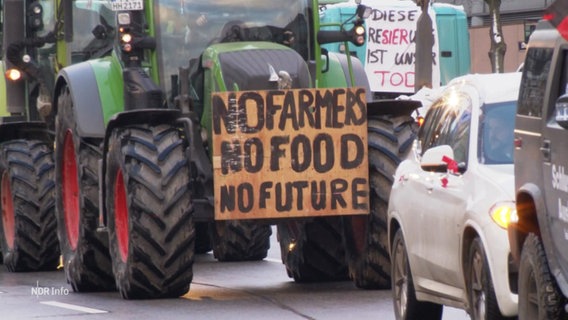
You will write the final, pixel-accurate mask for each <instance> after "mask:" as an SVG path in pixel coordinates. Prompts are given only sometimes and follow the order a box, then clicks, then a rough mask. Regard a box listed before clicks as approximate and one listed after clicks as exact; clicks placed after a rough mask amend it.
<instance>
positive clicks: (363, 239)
mask: <svg viewBox="0 0 568 320" xmlns="http://www.w3.org/2000/svg"><path fill="white" fill-rule="evenodd" d="M350 219H351V234H352V235H353V247H354V249H355V251H356V252H357V253H358V254H361V253H363V251H364V250H365V244H366V243H367V227H368V226H367V225H368V224H369V218H368V217H367V216H352V217H351V218H350Z"/></svg>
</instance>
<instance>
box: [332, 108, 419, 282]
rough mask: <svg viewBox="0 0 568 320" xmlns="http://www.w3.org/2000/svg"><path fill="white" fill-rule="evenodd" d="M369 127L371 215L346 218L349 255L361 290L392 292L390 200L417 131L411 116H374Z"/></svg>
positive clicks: (344, 226)
mask: <svg viewBox="0 0 568 320" xmlns="http://www.w3.org/2000/svg"><path fill="white" fill-rule="evenodd" d="M368 127H369V129H368V144H369V186H370V202H371V203H370V205H371V208H370V214H369V215H357V216H347V217H343V232H344V239H345V251H346V258H347V263H348V265H349V276H350V277H351V279H352V280H353V282H354V283H355V285H356V286H357V287H359V288H364V289H389V288H390V285H391V279H390V276H391V275H390V270H391V265H390V258H389V248H388V234H387V232H388V231H387V207H388V200H389V197H390V192H391V188H392V184H393V176H394V173H395V171H396V168H397V166H398V164H399V163H400V162H401V161H402V160H403V159H405V158H406V157H407V156H408V154H409V152H410V151H411V149H412V148H411V147H412V143H413V141H414V139H415V137H416V131H417V129H416V125H415V122H414V119H413V118H412V117H409V116H403V117H395V118H387V117H378V116H371V117H369V120H368Z"/></svg>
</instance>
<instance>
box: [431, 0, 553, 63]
mask: <svg viewBox="0 0 568 320" xmlns="http://www.w3.org/2000/svg"><path fill="white" fill-rule="evenodd" d="M433 2H439V3H449V4H454V5H461V6H463V7H464V9H465V11H466V13H467V15H468V20H469V25H470V29H469V31H470V47H471V72H472V73H490V72H491V62H490V60H489V50H490V48H491V38H490V26H491V22H492V19H491V17H490V14H489V6H488V5H487V3H486V2H485V1H484V0H436V1H433ZM552 2H553V0H501V8H500V11H501V24H502V29H503V37H504V39H505V43H506V44H507V52H506V54H505V72H509V71H515V70H517V69H518V68H519V66H520V65H521V64H522V62H523V61H524V57H525V51H526V44H527V42H528V38H529V36H530V34H531V32H532V30H534V27H535V26H536V23H537V22H538V20H539V19H540V18H542V15H543V13H544V9H545V8H546V7H547V6H549V5H550V4H551V3H552Z"/></svg>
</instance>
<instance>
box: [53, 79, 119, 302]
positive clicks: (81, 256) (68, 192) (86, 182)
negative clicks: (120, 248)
mask: <svg viewBox="0 0 568 320" xmlns="http://www.w3.org/2000/svg"><path fill="white" fill-rule="evenodd" d="M74 113H75V108H74V106H73V100H72V98H71V94H70V92H69V89H68V88H67V87H65V88H63V89H62V91H61V94H60V96H59V101H58V112H57V116H56V145H57V148H56V152H55V177H56V181H57V183H58V186H57V188H56V192H55V193H56V210H57V211H56V212H57V229H58V235H59V244H60V247H61V253H62V255H63V266H64V269H65V276H66V278H67V282H68V283H69V284H70V285H71V287H72V288H73V290H74V291H76V292H89V291H111V290H116V287H115V284H114V277H113V275H112V264H111V261H110V255H109V251H108V234H107V233H106V232H98V231H97V226H98V217H99V184H98V160H99V159H101V157H102V155H101V152H100V149H99V146H98V142H99V141H95V140H87V139H83V138H81V137H80V136H79V134H78V131H77V130H78V129H77V124H76V122H75V115H74Z"/></svg>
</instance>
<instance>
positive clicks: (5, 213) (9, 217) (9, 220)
mask: <svg viewBox="0 0 568 320" xmlns="http://www.w3.org/2000/svg"><path fill="white" fill-rule="evenodd" d="M1 198H2V223H3V225H4V237H5V238H6V243H7V244H8V248H10V249H12V248H14V238H15V236H16V233H15V228H16V222H15V217H14V201H13V200H12V189H11V187H10V177H9V175H8V172H6V171H4V173H3V174H2V196H1Z"/></svg>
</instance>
